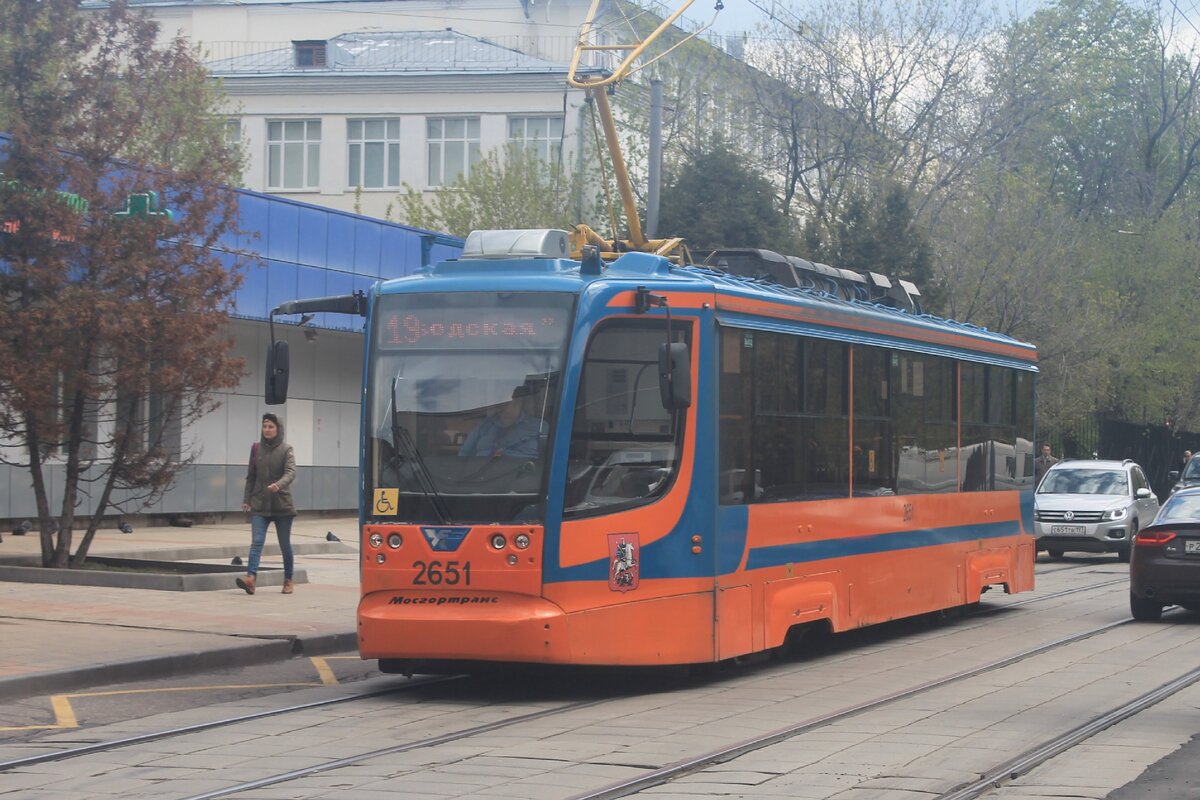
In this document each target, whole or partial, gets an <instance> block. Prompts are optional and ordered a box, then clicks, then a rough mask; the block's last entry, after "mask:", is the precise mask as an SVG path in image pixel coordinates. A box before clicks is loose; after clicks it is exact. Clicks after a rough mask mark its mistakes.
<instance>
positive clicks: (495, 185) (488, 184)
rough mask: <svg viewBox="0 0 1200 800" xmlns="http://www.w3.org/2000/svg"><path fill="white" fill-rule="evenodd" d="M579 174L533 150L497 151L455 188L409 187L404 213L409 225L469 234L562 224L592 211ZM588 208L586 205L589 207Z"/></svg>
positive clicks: (565, 225)
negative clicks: (425, 192)
mask: <svg viewBox="0 0 1200 800" xmlns="http://www.w3.org/2000/svg"><path fill="white" fill-rule="evenodd" d="M582 191H583V190H582V189H581V187H580V182H579V178H578V176H575V175H572V174H570V173H569V172H568V171H567V170H565V169H564V168H563V167H561V166H559V165H558V164H557V163H555V162H547V161H546V160H545V159H542V158H540V157H539V156H538V155H537V154H536V153H534V152H533V151H531V150H525V149H522V148H518V147H515V146H512V145H510V146H507V147H505V148H504V149H503V150H493V151H492V152H490V153H488V154H487V155H486V156H485V157H484V158H483V159H482V160H481V161H480V162H479V163H478V164H475V165H473V166H472V167H471V171H470V175H468V176H465V177H464V176H460V177H459V178H458V180H456V181H455V182H454V183H453V184H451V185H450V186H446V187H443V188H441V189H438V190H436V191H434V192H433V193H432V196H430V197H426V196H425V195H423V194H422V193H421V192H420V191H418V190H417V189H414V188H413V187H411V186H408V185H407V184H406V185H405V192H404V193H403V194H401V195H400V197H399V200H400V208H401V216H402V218H403V220H404V222H406V223H407V224H409V225H413V226H415V227H418V228H426V229H428V230H435V231H446V232H448V233H451V234H453V235H455V236H466V235H467V234H468V233H470V232H471V231H473V230H481V229H482V230H490V229H505V228H562V229H566V230H570V229H571V227H573V225H574V223H575V222H576V221H579V220H580V218H581V217H582V216H585V215H586V211H584V210H580V209H579V208H578V205H579V201H578V198H579V197H580V196H581V195H582ZM585 208H586V206H585Z"/></svg>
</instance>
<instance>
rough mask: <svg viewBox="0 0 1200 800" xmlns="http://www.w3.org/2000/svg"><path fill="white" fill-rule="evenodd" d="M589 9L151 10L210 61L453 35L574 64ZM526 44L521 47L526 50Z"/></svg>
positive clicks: (485, 1)
mask: <svg viewBox="0 0 1200 800" xmlns="http://www.w3.org/2000/svg"><path fill="white" fill-rule="evenodd" d="M588 6H589V2H587V1H586V0H555V2H548V0H540V2H531V3H530V4H529V15H528V16H526V14H525V9H524V7H523V5H522V3H521V2H520V0H469V2H446V1H445V0H403V2H397V0H378V1H377V2H359V1H358V0H352V1H351V2H344V3H336V2H300V3H278V4H267V3H259V4H250V5H228V4H225V3H222V4H216V3H212V4H204V3H195V4H188V5H175V6H171V5H155V6H150V7H146V8H145V10H146V11H148V12H150V13H151V14H153V16H154V18H155V19H156V20H158V22H159V24H160V25H161V26H162V31H161V38H162V39H163V40H167V39H169V38H171V37H172V36H174V35H176V34H179V35H182V36H185V37H188V38H190V39H192V40H193V41H195V42H199V43H203V44H204V51H203V52H205V53H206V57H207V58H225V57H228V56H230V55H235V54H239V53H244V52H246V48H245V47H244V46H242V47H239V46H238V45H239V44H240V45H245V44H248V43H256V44H259V45H261V44H267V43H280V42H291V41H293V40H305V39H308V40H315V39H327V38H329V37H330V36H332V35H336V34H338V33H344V32H348V31H368V30H375V31H437V30H444V29H446V28H453V29H454V30H456V31H459V32H462V33H468V34H471V35H474V36H484V37H487V38H489V39H491V40H493V41H497V42H499V43H501V44H504V45H505V46H509V47H515V48H516V49H520V50H522V51H524V52H527V53H530V54H531V55H538V56H541V57H543V58H547V59H549V60H553V61H558V62H559V63H564V64H565V63H566V62H567V60H568V59H569V58H570V55H571V52H572V51H573V49H574V46H575V42H576V38H577V37H578V35H579V26H580V24H581V23H582V22H583V18H584V15H585V14H586V12H587V9H588ZM518 37H520V39H521V40H523V41H521V42H520V43H519V44H520V46H518Z"/></svg>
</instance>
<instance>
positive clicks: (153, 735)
mask: <svg viewBox="0 0 1200 800" xmlns="http://www.w3.org/2000/svg"><path fill="white" fill-rule="evenodd" d="M464 677H465V676H462V675H449V676H437V677H422V678H415V679H413V680H411V681H410V682H409V683H405V684H404V685H402V686H389V687H387V688H385V689H373V690H371V691H368V692H358V693H356V694H350V695H343V696H341V697H329V698H326V699H324V700H313V701H311V702H308V703H297V704H295V705H291V706H284V707H282V708H272V709H267V710H266V711H255V712H252V713H249V714H240V715H238V716H234V717H225V718H223V719H215V720H210V721H208V722H197V723H194V724H192V725H183V726H180V727H178V728H167V729H164V730H159V731H151V732H149V733H141V734H137V735H135V736H127V737H125V738H123V739H113V740H110V741H107V742H93V743H91V744H85V745H79V746H77V747H70V748H67V749H65V750H53V751H50V752H46V753H38V754H37V755H32V756H22V757H20V758H13V759H9V760H7V761H0V773H3V772H7V771H9V770H13V769H19V768H21V767H30V766H33V765H35V764H46V763H51V762H54V761H65V760H66V759H69V758H78V757H79V756H86V755H89V754H91V753H104V752H107V751H109V750H116V749H119V748H122V747H129V746H131V745H135V744H145V743H147V742H154V741H158V740H160V739H170V738H173V737H176V736H186V735H188V734H192V733H200V732H201V731H209V730H213V729H214V728H224V727H227V726H229V725H238V724H240V723H243V722H252V721H254V720H259V719H267V718H268V717H277V716H280V715H283V714H293V713H296V712H298V711H308V710H311V709H314V708H323V707H325V706H333V705H338V704H340V703H350V702H354V701H356V700H368V699H371V698H374V697H382V696H385V695H389V694H396V693H399V692H406V691H413V690H416V689H421V688H425V687H428V686H437V685H439V684H443V683H449V682H452V681H456V680H462V679H463V678H464Z"/></svg>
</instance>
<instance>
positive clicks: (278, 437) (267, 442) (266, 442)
mask: <svg viewBox="0 0 1200 800" xmlns="http://www.w3.org/2000/svg"><path fill="white" fill-rule="evenodd" d="M276 425H277V426H278V428H279V432H278V433H276V434H275V438H274V439H268V438H267V437H266V436H262V437H260V439H261V441H262V444H263V446H264V447H275V446H276V445H278V444H279V443H280V442H282V441H283V438H284V437H283V420H279V422H277V423H276Z"/></svg>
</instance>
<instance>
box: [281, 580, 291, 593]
mask: <svg viewBox="0 0 1200 800" xmlns="http://www.w3.org/2000/svg"><path fill="white" fill-rule="evenodd" d="M292 588H293V587H292V579H291V578H284V579H283V594H291V593H292Z"/></svg>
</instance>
